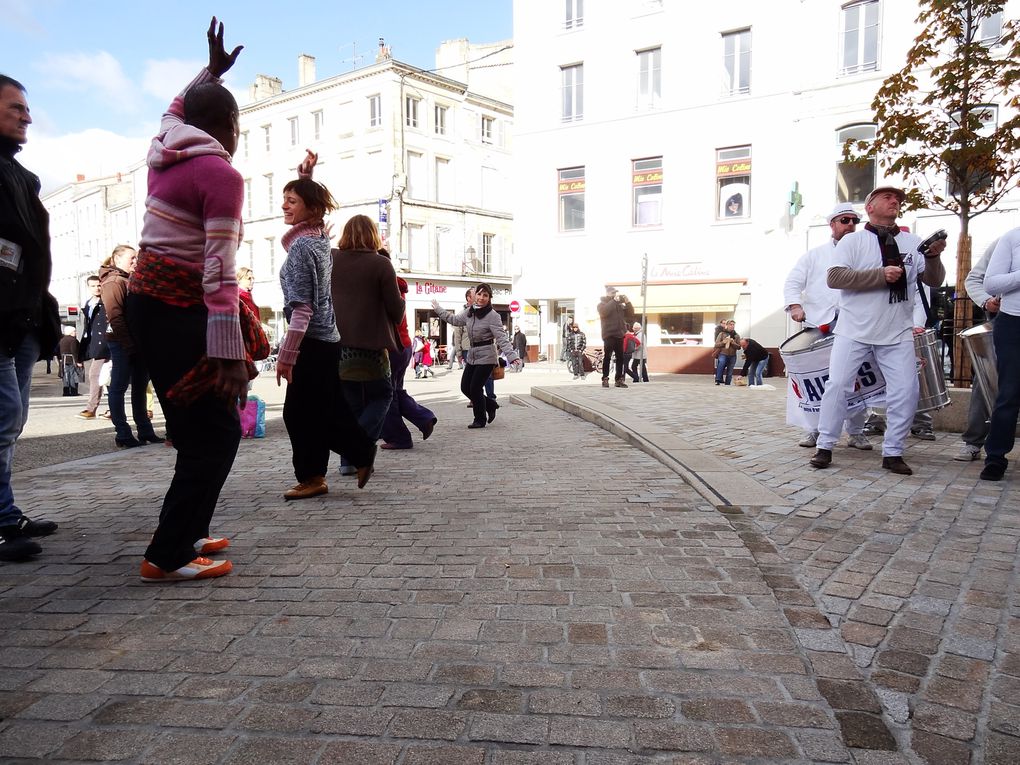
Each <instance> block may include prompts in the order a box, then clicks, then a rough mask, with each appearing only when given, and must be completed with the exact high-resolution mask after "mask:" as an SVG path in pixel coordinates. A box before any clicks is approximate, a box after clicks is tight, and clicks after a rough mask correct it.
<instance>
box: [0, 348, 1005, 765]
mask: <svg viewBox="0 0 1020 765" xmlns="http://www.w3.org/2000/svg"><path fill="white" fill-rule="evenodd" d="M564 375H565V373H564ZM458 379H459V375H457V374H456V373H453V374H445V375H444V374H441V375H440V376H438V377H437V378H436V379H434V380H427V381H415V380H413V378H412V380H410V381H409V383H408V386H409V389H410V390H411V391H412V393H413V394H414V395H415V396H416V397H418V398H419V400H421V401H423V402H425V403H427V404H428V405H429V406H430V407H432V408H433V409H434V410H435V411H436V412H437V414H438V416H439V418H440V424H439V426H438V427H437V429H436V432H435V435H433V437H432V438H430V439H429V441H428V442H425V443H422V442H420V441H417V442H416V444H415V448H414V450H412V451H405V452H380V456H379V461H378V463H377V467H378V472H377V473H376V475H375V476H374V477H373V478H372V481H371V482H370V483H369V484H368V486H367V487H366V488H365V489H364V490H362V491H358V490H357V489H354V488H353V485H352V484H351V483H349V482H346V481H345V480H344V479H342V478H341V477H340V476H339V475H337V474H336V473H335V472H334V474H333V475H331V476H330V478H329V480H330V492H331V493H330V494H329V495H327V496H325V497H319V498H315V499H312V500H306V501H303V502H300V503H293V504H285V503H284V502H283V500H282V499H281V498H280V493H281V492H282V490H283V489H285V488H286V487H288V486H289V485H291V483H292V476H291V473H290V449H289V443H288V441H287V439H286V435H285V433H284V431H283V428H282V423H281V422H280V421H279V419H278V412H277V410H276V404H275V403H274V402H272V401H270V413H271V414H270V422H269V437H268V438H267V439H265V440H260V441H245V442H242V445H241V449H240V452H239V456H238V460H237V463H236V465H235V469H234V471H233V473H232V474H231V477H230V479H229V480H228V483H227V487H226V490H225V491H224V495H223V502H222V507H221V509H220V510H219V511H218V513H217V516H216V531H218V532H220V533H223V534H227V535H229V536H230V537H231V539H232V548H231V550H230V556H229V557H230V558H231V560H233V562H234V564H235V572H234V574H232V575H231V576H229V577H226V578H225V579H222V580H217V581H214V582H207V583H182V584H176V585H143V584H142V583H141V582H140V581H138V579H137V566H138V563H139V562H140V555H141V552H142V551H143V550H144V547H145V544H146V542H147V539H148V537H149V535H150V534H151V531H152V527H153V523H154V520H155V516H156V515H157V514H158V506H159V501H160V498H161V497H162V494H163V492H164V491H165V487H166V482H167V481H168V480H169V477H170V469H171V465H172V462H173V452H172V451H171V450H169V449H163V448H156V447H145V448H143V449H134V450H130V451H129V452H115V453H110V454H103V455H98V456H94V457H90V458H88V459H85V460H79V461H77V462H71V463H67V462H63V463H59V464H53V465H49V466H46V467H38V468H36V469H33V470H27V471H21V472H18V473H16V476H15V491H16V496H17V497H18V501H19V504H20V505H21V506H22V507H24V508H26V511H28V512H31V511H32V510H34V509H35V508H46V509H47V510H46V512H45V513H40V514H45V515H47V516H48V517H51V518H53V519H54V520H57V521H59V522H60V523H61V529H60V531H58V533H57V534H56V535H54V536H53V537H50V538H48V539H45V540H43V545H44V553H43V555H42V556H40V558H39V560H38V561H36V562H33V563H27V564H17V565H12V564H8V565H4V566H2V567H0V612H2V613H3V614H4V618H3V620H2V621H0V646H3V648H2V650H0V720H2V721H0V759H3V761H13V760H19V761H20V760H32V759H35V760H44V761H46V762H81V761H97V760H98V761H107V762H113V761H117V762H130V763H161V762H185V761H187V762H192V763H203V762H208V763H249V762H260V763H263V762H264V763H283V762H297V763H306V762H315V763H319V762H321V763H326V762H339V763H359V764H360V763H377V762H378V763H394V764H396V763H399V764H400V765H408V764H410V763H442V764H443V765H446V764H447V763H451V764H453V765H456V764H457V763H473V764H477V765H525V764H527V765H568V764H569V765H582V764H583V765H624V764H626V765H644V764H646V763H647V764H652V763H655V764H656V765H658V764H660V763H671V764H672V765H676V764H677V763H716V762H719V763H721V762H726V763H734V762H744V763H752V762H803V763H807V762H857V763H867V764H871V763H875V764H878V763H882V764H885V763H896V764H899V763H909V762H917V761H920V758H924V759H927V760H928V761H930V762H946V763H957V762H959V763H966V762H970V761H973V762H985V763H1011V762H1016V761H1018V759H1020V749H1018V748H1017V747H1018V741H1020V739H1018V738H1016V736H1017V735H1018V733H1020V715H1018V711H1020V710H1018V709H1017V707H1015V706H1010V705H1008V704H1007V702H1008V701H1012V699H1013V696H1015V693H1014V691H1015V689H1016V687H1017V685H1018V683H1020V680H1018V679H1017V678H1016V677H1014V676H1013V675H1011V674H1010V673H1014V674H1020V662H1018V660H1017V657H1016V656H1015V652H1016V651H1017V650H1018V649H1017V648H1016V647H1015V643H1016V638H1011V637H1010V635H1009V632H1010V628H1011V627H1015V626H1016V625H1015V624H1014V623H1013V621H1012V620H1011V619H1012V611H1011V609H1016V607H1017V606H1016V599H1015V598H1016V596H1015V589H1016V586H1015V583H1016V571H1015V559H1016V556H1015V552H1016V540H1017V536H1018V534H1020V518H1018V509H1020V508H1018V504H1020V503H1018V502H1017V498H1016V494H1015V491H1013V490H1011V486H1012V484H1011V483H1009V482H1005V483H1003V484H1000V485H988V484H981V485H979V482H978V481H977V480H976V476H977V472H978V466H977V464H976V463H975V464H973V465H966V464H963V463H954V462H952V461H951V459H950V456H951V454H952V453H955V442H953V443H947V442H946V440H944V439H941V440H940V441H939V442H936V443H934V444H922V442H915V443H913V444H911V450H910V451H909V452H908V456H907V459H908V461H909V462H910V463H911V465H912V466H913V467H914V468H915V471H916V472H915V475H914V476H913V477H911V478H900V477H898V476H892V475H891V474H889V473H887V472H886V471H882V470H881V469H880V468H878V467H877V465H878V464H879V462H880V457H879V452H872V453H859V452H854V453H852V454H847V452H848V451H850V450H846V449H841V448H840V449H837V451H836V454H835V457H836V462H835V465H834V469H831V470H829V471H811V470H810V469H808V468H806V467H805V466H806V461H807V458H808V457H809V456H810V455H809V454H808V450H806V449H798V448H797V447H796V446H795V445H794V444H795V441H796V438H795V434H794V433H792V432H791V431H789V429H787V428H786V427H785V426H783V425H782V413H783V402H782V398H781V392H780V391H776V392H768V391H754V392H752V391H747V390H746V389H735V388H716V387H715V386H714V385H712V384H711V381H710V380H709V379H708V378H697V377H694V378H657V379H656V380H655V381H654V382H653V383H652V384H649V385H636V386H632V387H631V388H629V389H627V390H618V389H615V388H611V389H609V390H605V389H603V388H601V387H600V386H599V385H598V382H597V381H596V380H594V378H593V377H592V376H589V379H588V381H586V382H585V383H584V384H571V382H570V381H569V380H561V379H560V375H559V374H558V373H556V372H553V371H546V370H544V369H542V365H529V366H528V367H527V369H526V371H525V372H524V373H523V374H520V375H507V378H506V380H505V381H503V382H501V383H499V384H498V385H497V390H498V392H499V393H500V400H501V402H502V403H503V406H502V408H501V409H500V410H499V414H498V417H497V419H496V421H495V423H493V425H492V426H490V427H488V428H486V429H484V430H480V431H469V430H467V429H466V427H465V426H466V425H467V424H468V422H469V420H470V413H469V412H468V411H467V410H466V408H465V407H464V403H463V399H462V398H461V397H460V396H459V393H458V392H457V390H456V386H457V381H458ZM268 383H269V381H260V383H259V384H260V385H265V386H266V388H267V391H271V389H272V388H275V381H273V382H272V385H269V384H268ZM532 387H534V388H535V390H534V391H533V395H531V394H529V393H528V389H529V388H532ZM508 394H514V397H515V398H516V399H517V400H518V401H519V402H520V404H522V405H520V406H514V405H511V404H510V402H509V400H508V399H509V395H508ZM540 399H544V400H545V401H548V402H549V403H544V402H543V401H542V400H540ZM267 400H268V399H267ZM550 404H551V405H550ZM557 407H559V408H557ZM568 407H572V408H573V409H574V411H576V413H577V414H579V415H581V416H572V415H571V414H569V413H567V412H565V411H562V409H564V408H568ZM589 420H590V421H589ZM603 425H610V426H611V427H612V428H613V429H614V430H616V431H617V432H619V433H621V434H622V435H624V436H625V437H626V438H627V439H628V440H623V439H621V438H619V437H617V436H616V435H613V434H612V433H611V432H607V430H605V429H603V427H602V426H603ZM30 426H31V420H30ZM670 438H672V439H673V440H672V441H670V440H669V439H670ZM628 441H630V442H631V443H628ZM632 443H633V444H636V445H638V446H639V447H640V448H634V446H633V445H632ZM688 447H690V448H688ZM680 452H683V453H682V454H680ZM942 452H944V454H942ZM670 453H672V454H670ZM697 453H700V454H701V455H702V458H703V459H702V460H701V461H698V458H697ZM652 455H654V456H652ZM663 455H666V459H665V460H663ZM335 462H336V460H334V463H335ZM706 465H707V466H708V467H711V468H714V470H709V469H707V468H706V467H704V466H706ZM720 466H721V467H720ZM710 473H711V474H713V475H709V474H710ZM683 477H686V478H687V479H688V480H691V479H692V477H693V480H692V483H693V487H692V485H690V484H688V483H687V482H686V481H685V480H683ZM724 479H732V481H733V483H732V485H727V486H723V480H724ZM699 481H700V483H699ZM738 484H739V485H738ZM706 485H707V486H710V487H715V488H716V489H717V491H716V493H715V494H712V493H707V494H706V488H705V486H706ZM695 487H696V488H695ZM696 489H697V490H696ZM766 498H767V499H768V502H763V501H762V500H763V499H766ZM1013 632H1014V633H1015V632H1016V630H1015V629H1014V630H1013ZM911 710H912V712H913V714H912V716H911V714H910V712H911Z"/></svg>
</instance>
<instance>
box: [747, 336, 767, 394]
mask: <svg viewBox="0 0 1020 765" xmlns="http://www.w3.org/2000/svg"><path fill="white" fill-rule="evenodd" d="M740 349H741V350H742V351H743V352H744V369H743V370H742V374H743V375H744V377H745V378H746V379H747V384H748V387H751V388H755V387H758V386H760V385H762V381H761V378H762V375H763V374H765V369H766V368H767V367H768V365H769V352H768V351H767V350H765V349H764V348H763V347H762V345H761V343H759V342H758V341H757V340H753V339H751V338H750V337H742V338H740Z"/></svg>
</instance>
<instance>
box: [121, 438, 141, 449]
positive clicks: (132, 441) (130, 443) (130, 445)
mask: <svg viewBox="0 0 1020 765" xmlns="http://www.w3.org/2000/svg"><path fill="white" fill-rule="evenodd" d="M113 442H114V443H115V444H117V448H118V449H134V448H135V447H136V446H145V442H144V441H139V440H138V439H137V438H135V437H134V436H130V437H128V438H115V439H113Z"/></svg>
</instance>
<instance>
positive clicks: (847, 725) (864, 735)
mask: <svg viewBox="0 0 1020 765" xmlns="http://www.w3.org/2000/svg"><path fill="white" fill-rule="evenodd" d="M836 720H837V721H838V722H839V728H840V731H841V732H842V734H843V742H844V743H845V744H846V745H847V746H849V747H851V748H856V749H881V750H886V751H896V739H895V738H893V735H892V733H890V732H889V728H887V727H886V725H885V723H884V722H882V718H880V717H876V716H875V715H870V714H867V713H866V712H836Z"/></svg>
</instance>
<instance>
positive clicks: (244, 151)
mask: <svg viewBox="0 0 1020 765" xmlns="http://www.w3.org/2000/svg"><path fill="white" fill-rule="evenodd" d="M241 156H242V157H244V158H245V159H248V131H247V130H245V131H244V132H242V133H241Z"/></svg>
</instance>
